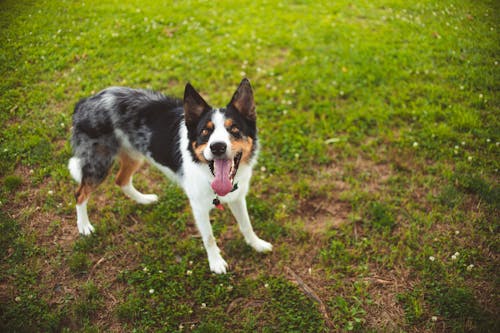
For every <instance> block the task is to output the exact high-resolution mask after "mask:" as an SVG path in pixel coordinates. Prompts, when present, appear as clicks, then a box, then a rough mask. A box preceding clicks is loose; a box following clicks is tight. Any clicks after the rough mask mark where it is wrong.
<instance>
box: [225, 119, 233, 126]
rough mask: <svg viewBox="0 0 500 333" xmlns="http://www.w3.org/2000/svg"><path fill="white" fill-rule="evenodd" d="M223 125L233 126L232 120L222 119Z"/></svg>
mask: <svg viewBox="0 0 500 333" xmlns="http://www.w3.org/2000/svg"><path fill="white" fill-rule="evenodd" d="M224 126H226V127H231V126H233V120H232V119H226V120H225V121H224Z"/></svg>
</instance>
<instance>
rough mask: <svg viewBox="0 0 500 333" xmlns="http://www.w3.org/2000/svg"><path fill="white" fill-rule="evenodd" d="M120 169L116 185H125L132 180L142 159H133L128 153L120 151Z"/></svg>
mask: <svg viewBox="0 0 500 333" xmlns="http://www.w3.org/2000/svg"><path fill="white" fill-rule="evenodd" d="M119 158H120V170H119V171H118V174H117V175H116V181H115V182H116V185H118V186H125V185H127V184H128V183H129V182H130V178H132V176H133V175H134V173H135V172H136V171H137V170H139V168H140V167H141V165H142V160H137V159H133V158H132V157H130V155H128V154H127V153H124V152H122V153H120V157H119Z"/></svg>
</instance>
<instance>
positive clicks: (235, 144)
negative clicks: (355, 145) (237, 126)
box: [231, 137, 253, 163]
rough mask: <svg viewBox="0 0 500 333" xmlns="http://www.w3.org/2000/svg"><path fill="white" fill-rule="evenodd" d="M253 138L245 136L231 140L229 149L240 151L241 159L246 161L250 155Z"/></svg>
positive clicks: (248, 160)
mask: <svg viewBox="0 0 500 333" xmlns="http://www.w3.org/2000/svg"><path fill="white" fill-rule="evenodd" d="M252 148H253V140H252V138H250V137H245V138H242V139H238V140H234V139H232V140H231V149H232V151H235V152H240V151H241V152H242V156H241V161H242V162H245V163H248V162H250V158H251V156H252Z"/></svg>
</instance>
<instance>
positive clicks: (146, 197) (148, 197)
mask: <svg viewBox="0 0 500 333" xmlns="http://www.w3.org/2000/svg"><path fill="white" fill-rule="evenodd" d="M133 199H134V200H135V201H137V202H138V203H140V204H143V205H150V204H152V203H155V202H157V201H158V196H157V195H156V194H140V195H138V196H136V197H134V198H133Z"/></svg>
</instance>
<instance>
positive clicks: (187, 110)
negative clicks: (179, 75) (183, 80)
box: [184, 83, 212, 125]
mask: <svg viewBox="0 0 500 333" xmlns="http://www.w3.org/2000/svg"><path fill="white" fill-rule="evenodd" d="M211 109H212V108H211V107H210V105H208V104H207V102H205V100H204V99H203V97H201V96H200V94H198V92H197V91H196V90H195V89H194V88H193V86H192V85H191V84H190V83H188V84H186V89H184V119H185V121H186V124H187V125H191V124H196V123H197V122H198V120H200V118H201V116H202V115H203V113H205V112H208V111H210V110H211Z"/></svg>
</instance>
